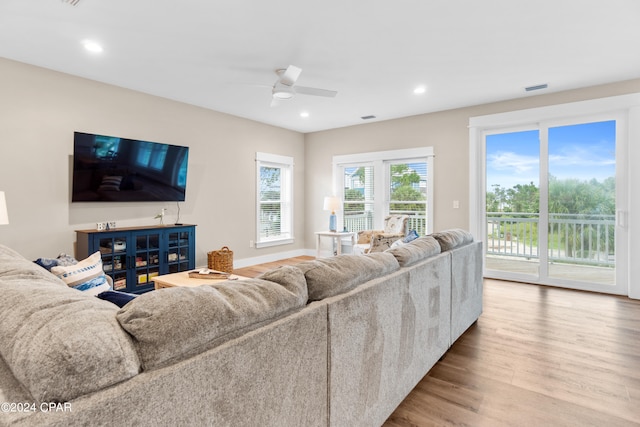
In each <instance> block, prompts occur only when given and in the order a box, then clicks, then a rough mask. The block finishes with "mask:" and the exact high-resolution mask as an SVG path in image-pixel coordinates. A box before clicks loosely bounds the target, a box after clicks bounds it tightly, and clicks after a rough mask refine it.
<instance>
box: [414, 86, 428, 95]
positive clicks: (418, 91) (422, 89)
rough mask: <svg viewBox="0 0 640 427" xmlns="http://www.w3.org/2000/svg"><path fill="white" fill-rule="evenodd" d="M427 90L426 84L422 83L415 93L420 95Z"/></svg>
mask: <svg viewBox="0 0 640 427" xmlns="http://www.w3.org/2000/svg"><path fill="white" fill-rule="evenodd" d="M426 91H427V87H426V86H424V85H420V86H418V87H416V88H415V89H414V90H413V93H415V94H416V95H420V94H422V93H425V92H426Z"/></svg>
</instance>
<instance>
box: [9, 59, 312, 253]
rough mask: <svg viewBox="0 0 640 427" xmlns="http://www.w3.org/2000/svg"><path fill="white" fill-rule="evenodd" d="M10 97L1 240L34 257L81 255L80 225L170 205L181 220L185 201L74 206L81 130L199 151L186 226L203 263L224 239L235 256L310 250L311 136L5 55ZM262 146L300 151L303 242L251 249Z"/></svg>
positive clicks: (125, 220) (136, 217)
mask: <svg viewBox="0 0 640 427" xmlns="http://www.w3.org/2000/svg"><path fill="white" fill-rule="evenodd" d="M0 93H1V94H2V95H1V96H0V190H3V191H5V193H6V198H7V204H8V209H9V221H10V224H9V225H4V226H0V243H3V244H5V245H7V246H9V247H11V248H13V249H15V250H17V251H18V252H20V253H21V254H23V255H24V256H26V257H27V258H29V259H36V258H38V257H41V256H47V257H53V256H56V255H57V254H58V253H60V252H66V253H69V254H73V253H74V242H75V232H74V230H78V229H87V228H95V223H96V222H98V221H106V220H115V221H117V224H118V225H119V226H139V225H153V224H157V223H158V221H157V220H154V219H153V217H154V216H155V215H156V214H157V213H158V212H159V211H160V209H161V208H163V207H166V208H168V214H167V217H166V221H167V222H175V215H176V213H177V206H176V204H175V203H160V202H146V203H115V204H105V203H71V202H70V187H71V165H72V154H73V132H74V131H83V132H90V133H99V134H105V135H113V136H121V137H126V138H136V139H143V140H148V141H158V142H163V143H170V144H177V145H187V146H189V147H190V153H189V172H188V177H187V195H186V201H185V202H184V203H181V204H180V205H181V217H180V222H182V223H187V224H197V228H196V249H197V263H198V264H199V265H206V262H207V255H206V254H207V252H208V251H211V250H213V249H219V248H220V247H222V246H223V245H226V246H229V247H230V248H231V249H232V250H234V258H235V259H251V258H254V257H262V256H265V255H267V254H273V253H276V252H280V251H293V252H294V253H295V251H302V250H303V249H304V248H305V244H304V231H303V230H304V228H303V227H304V203H303V200H304V174H305V167H304V135H303V134H300V133H297V132H292V131H288V130H285V129H281V128H277V127H273V126H267V125H264V124H260V123H257V122H253V121H250V120H246V119H242V118H238V117H234V116H230V115H226V114H222V113H217V112H214V111H210V110H206V109H203V108H198V107H193V106H189V105H186V104H182V103H179V102H174V101H169V100H166V99H163V98H158V97H154V96H149V95H145V94H141V93H138V92H134V91H131V90H127V89H123V88H118V87H114V86H109V85H105V84H101V83H97V82H94V81H90V80H86V79H82V78H78V77H73V76H69V75H65V74H61V73H57V72H53V71H50V70H46V69H42V68H37V67H33V66H29V65H25V64H21V63H17V62H13V61H9V60H5V59H0ZM212 96H214V95H212ZM256 151H263V152H270V153H274V154H281V155H287V156H292V157H294V160H295V177H294V191H295V199H296V200H297V202H296V203H295V204H294V206H295V218H294V221H295V234H296V236H298V239H297V240H296V243H295V244H293V245H286V246H279V247H275V248H267V249H260V250H258V249H250V248H249V241H250V240H255V201H254V194H255V152H256Z"/></svg>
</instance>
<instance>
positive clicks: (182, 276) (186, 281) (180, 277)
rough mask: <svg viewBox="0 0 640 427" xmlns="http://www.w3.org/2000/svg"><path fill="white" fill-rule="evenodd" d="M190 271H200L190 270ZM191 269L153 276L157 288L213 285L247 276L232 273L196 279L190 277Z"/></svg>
mask: <svg viewBox="0 0 640 427" xmlns="http://www.w3.org/2000/svg"><path fill="white" fill-rule="evenodd" d="M190 271H198V270H197V269H196V270H190ZM190 271H181V272H179V273H171V274H163V275H162V276H156V277H152V278H151V280H153V284H154V287H155V289H156V290H157V289H162V288H172V287H175V286H186V287H195V286H201V285H212V284H214V283H220V282H224V281H225V280H238V279H245V277H242V276H238V275H236V274H232V275H230V276H229V277H228V278H224V277H223V278H213V277H211V278H209V277H208V278H206V279H196V278H192V277H189V272H190Z"/></svg>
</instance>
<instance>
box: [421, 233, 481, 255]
mask: <svg viewBox="0 0 640 427" xmlns="http://www.w3.org/2000/svg"><path fill="white" fill-rule="evenodd" d="M431 235H432V236H433V237H434V238H435V239H436V240H437V241H438V243H440V248H441V249H442V252H445V251H450V250H451V249H455V248H457V247H459V246H464V245H468V244H469V243H472V242H473V235H472V234H471V233H469V232H468V231H466V230H463V229H461V228H452V229H451V230H445V231H440V232H437V233H433V234H431Z"/></svg>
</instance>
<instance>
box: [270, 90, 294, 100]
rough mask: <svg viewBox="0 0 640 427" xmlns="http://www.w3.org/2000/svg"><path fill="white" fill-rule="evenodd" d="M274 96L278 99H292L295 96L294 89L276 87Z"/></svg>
mask: <svg viewBox="0 0 640 427" xmlns="http://www.w3.org/2000/svg"><path fill="white" fill-rule="evenodd" d="M273 97H274V98H277V99H291V98H293V91H290V90H282V89H274V90H273Z"/></svg>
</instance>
